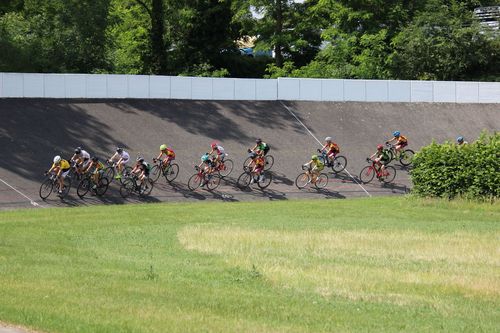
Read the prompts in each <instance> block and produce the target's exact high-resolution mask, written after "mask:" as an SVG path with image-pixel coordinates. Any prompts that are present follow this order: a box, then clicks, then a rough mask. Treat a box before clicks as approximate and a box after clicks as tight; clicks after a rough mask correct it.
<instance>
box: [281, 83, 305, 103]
mask: <svg viewBox="0 0 500 333" xmlns="http://www.w3.org/2000/svg"><path fill="white" fill-rule="evenodd" d="M278 99H281V100H286V101H298V100H300V79H289V78H279V79H278Z"/></svg>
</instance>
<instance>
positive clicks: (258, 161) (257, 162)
mask: <svg viewBox="0 0 500 333" xmlns="http://www.w3.org/2000/svg"><path fill="white" fill-rule="evenodd" d="M253 162H254V163H255V166H256V167H258V166H260V167H262V166H264V163H265V162H264V159H263V158H262V157H256V158H255V159H254V160H253Z"/></svg>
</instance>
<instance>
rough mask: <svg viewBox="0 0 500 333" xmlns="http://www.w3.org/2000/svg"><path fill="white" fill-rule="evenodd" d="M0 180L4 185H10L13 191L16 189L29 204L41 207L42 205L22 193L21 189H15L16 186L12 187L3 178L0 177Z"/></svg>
mask: <svg viewBox="0 0 500 333" xmlns="http://www.w3.org/2000/svg"><path fill="white" fill-rule="evenodd" d="M0 182H2V183H4V184H5V185H7V186H8V187H10V188H11V189H13V190H14V191H16V192H17V193H19V194H20V195H22V196H23V197H25V198H26V199H28V200H29V202H30V204H31V205H33V206H34V207H42V208H43V206H42V205H40V204H38V203H36V202H35V200H33V199H31V198H30V197H28V196H27V195H25V194H24V193H22V192H21V191H19V190H17V189H16V188H14V187H13V186H11V185H10V184H8V183H7V182H6V181H5V180H3V179H2V178H0Z"/></svg>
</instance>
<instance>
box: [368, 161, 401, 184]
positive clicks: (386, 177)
mask: <svg viewBox="0 0 500 333" xmlns="http://www.w3.org/2000/svg"><path fill="white" fill-rule="evenodd" d="M366 161H367V162H368V163H371V165H367V166H365V167H364V168H363V169H362V170H361V172H360V174H359V179H360V180H361V182H363V183H365V184H368V183H369V182H371V181H372V180H373V178H374V177H375V175H376V176H377V179H378V180H379V181H381V182H384V183H390V182H392V181H393V180H394V178H396V168H394V167H393V166H390V165H386V166H385V168H384V171H383V172H382V171H381V170H380V168H381V167H380V166H378V167H377V162H375V161H373V160H371V159H369V158H367V159H366Z"/></svg>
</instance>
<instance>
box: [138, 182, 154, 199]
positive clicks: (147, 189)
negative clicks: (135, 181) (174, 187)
mask: <svg viewBox="0 0 500 333" xmlns="http://www.w3.org/2000/svg"><path fill="white" fill-rule="evenodd" d="M153 186H154V183H153V182H152V181H151V179H149V178H146V179H145V180H144V184H142V185H141V192H140V196H141V197H145V196H148V195H150V194H151V191H153Z"/></svg>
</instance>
